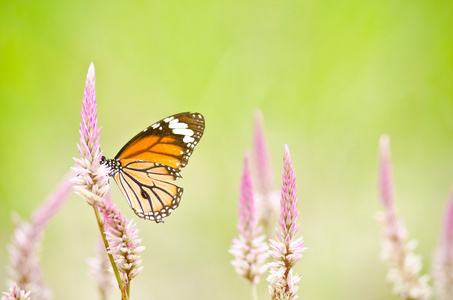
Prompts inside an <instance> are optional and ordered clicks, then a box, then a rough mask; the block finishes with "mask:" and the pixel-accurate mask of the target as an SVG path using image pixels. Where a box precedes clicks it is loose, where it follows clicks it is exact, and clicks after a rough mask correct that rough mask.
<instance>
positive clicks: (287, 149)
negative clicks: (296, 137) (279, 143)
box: [283, 144, 290, 154]
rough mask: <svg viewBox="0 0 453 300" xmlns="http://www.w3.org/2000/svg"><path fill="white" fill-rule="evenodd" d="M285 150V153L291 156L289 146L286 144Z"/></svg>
mask: <svg viewBox="0 0 453 300" xmlns="http://www.w3.org/2000/svg"><path fill="white" fill-rule="evenodd" d="M283 150H284V151H285V153H288V154H290V153H289V147H288V144H285V147H284V148H283Z"/></svg>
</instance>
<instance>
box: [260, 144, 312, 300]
mask: <svg viewBox="0 0 453 300" xmlns="http://www.w3.org/2000/svg"><path fill="white" fill-rule="evenodd" d="M296 191H297V186H296V177H295V175H294V168H293V164H292V162H291V155H290V152H289V148H288V146H287V145H285V147H284V151H283V183H282V191H281V201H280V207H281V214H280V217H279V219H278V222H279V224H280V228H279V229H277V237H276V238H275V240H274V239H271V240H270V245H271V250H270V254H271V256H272V257H273V258H274V261H273V262H271V263H269V264H268V265H269V269H270V274H269V276H268V278H267V281H269V292H270V294H271V297H272V299H273V300H280V299H286V300H290V299H297V298H298V296H297V294H296V293H297V290H298V283H299V280H300V275H297V274H295V275H294V274H293V270H292V269H293V267H294V265H295V264H296V262H297V261H298V260H299V259H300V258H301V257H302V252H303V251H304V250H305V248H304V243H303V239H302V237H300V238H297V239H296V233H297V231H298V230H299V224H298V223H297V221H298V217H299V213H298V212H297V195H296Z"/></svg>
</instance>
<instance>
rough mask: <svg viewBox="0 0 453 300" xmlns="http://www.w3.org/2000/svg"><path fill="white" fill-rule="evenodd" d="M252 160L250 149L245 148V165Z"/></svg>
mask: <svg viewBox="0 0 453 300" xmlns="http://www.w3.org/2000/svg"><path fill="white" fill-rule="evenodd" d="M249 161H250V152H249V150H245V153H244V165H247V164H248V163H249Z"/></svg>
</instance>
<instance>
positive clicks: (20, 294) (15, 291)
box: [2, 285, 35, 300]
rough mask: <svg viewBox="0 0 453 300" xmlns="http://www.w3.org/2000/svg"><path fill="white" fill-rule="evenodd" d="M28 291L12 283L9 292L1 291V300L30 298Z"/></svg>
mask: <svg viewBox="0 0 453 300" xmlns="http://www.w3.org/2000/svg"><path fill="white" fill-rule="evenodd" d="M30 293H31V292H30V291H28V292H26V291H24V290H21V288H20V287H18V286H17V285H13V286H12V287H11V288H10V289H9V292H4V293H3V297H2V300H30ZM33 299H35V298H33Z"/></svg>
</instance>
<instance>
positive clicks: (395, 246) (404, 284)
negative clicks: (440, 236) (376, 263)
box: [377, 135, 431, 300]
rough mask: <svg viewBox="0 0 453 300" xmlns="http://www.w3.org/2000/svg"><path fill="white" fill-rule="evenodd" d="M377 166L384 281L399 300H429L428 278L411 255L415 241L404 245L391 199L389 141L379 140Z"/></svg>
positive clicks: (417, 258) (403, 230)
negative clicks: (381, 207) (391, 286)
mask: <svg viewBox="0 0 453 300" xmlns="http://www.w3.org/2000/svg"><path fill="white" fill-rule="evenodd" d="M379 146H380V164H379V183H378V187H379V192H380V197H381V202H382V205H383V207H384V212H383V213H381V214H379V215H378V216H377V218H378V220H379V221H380V223H381V226H382V231H383V234H384V240H383V243H382V246H383V249H382V253H381V257H382V259H383V260H386V261H387V262H388V265H389V272H388V274H387V280H388V281H389V282H391V283H393V293H394V294H395V295H399V297H400V299H411V300H415V299H420V300H425V299H430V297H431V289H430V287H429V285H428V279H429V277H428V276H427V275H424V276H420V270H421V268H422V263H421V258H420V256H419V255H415V254H414V250H415V247H416V241H412V242H408V241H407V231H406V228H405V227H404V225H403V223H402V222H401V220H400V219H399V218H398V213H397V210H396V206H395V203H394V199H393V183H392V173H391V164H390V139H389V137H388V136H387V135H384V136H382V137H381V139H380V141H379Z"/></svg>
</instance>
